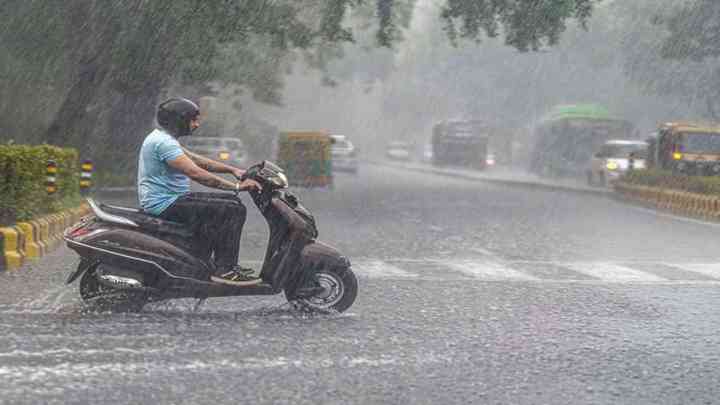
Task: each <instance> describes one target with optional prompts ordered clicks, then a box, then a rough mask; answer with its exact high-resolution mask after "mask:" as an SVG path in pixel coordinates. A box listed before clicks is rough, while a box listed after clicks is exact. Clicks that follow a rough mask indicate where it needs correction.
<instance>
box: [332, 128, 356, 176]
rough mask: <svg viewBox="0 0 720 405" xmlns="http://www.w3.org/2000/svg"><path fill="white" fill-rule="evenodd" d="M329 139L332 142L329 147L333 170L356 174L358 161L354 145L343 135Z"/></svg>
mask: <svg viewBox="0 0 720 405" xmlns="http://www.w3.org/2000/svg"><path fill="white" fill-rule="evenodd" d="M330 137H331V138H332V142H333V143H332V146H330V155H331V157H332V168H333V170H336V171H340V172H350V173H357V170H358V159H357V148H356V147H355V145H353V143H352V142H350V140H349V139H347V137H346V136H345V135H330Z"/></svg>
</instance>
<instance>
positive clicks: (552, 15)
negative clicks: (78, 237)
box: [0, 0, 594, 166]
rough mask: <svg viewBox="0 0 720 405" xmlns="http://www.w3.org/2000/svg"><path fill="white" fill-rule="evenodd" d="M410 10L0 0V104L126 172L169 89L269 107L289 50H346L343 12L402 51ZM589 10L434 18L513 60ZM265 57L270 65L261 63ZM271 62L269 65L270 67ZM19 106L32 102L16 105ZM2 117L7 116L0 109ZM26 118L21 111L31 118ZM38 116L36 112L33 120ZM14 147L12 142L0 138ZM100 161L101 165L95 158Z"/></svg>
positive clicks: (355, 1)
mask: <svg viewBox="0 0 720 405" xmlns="http://www.w3.org/2000/svg"><path fill="white" fill-rule="evenodd" d="M414 3H415V1H414V0H312V1H311V0H307V1H294V0H227V1H204V0H153V1H147V0H118V1H106V0H75V1H68V2H49V1H44V0H5V1H3V2H2V3H1V4H0V18H1V19H2V20H3V21H4V24H3V25H2V26H1V27H0V48H3V50H7V51H8V53H7V55H5V56H4V57H3V61H5V60H7V61H11V62H12V63H9V64H8V65H6V67H5V68H3V69H4V72H3V73H4V76H2V77H0V90H3V94H13V95H16V96H17V97H18V98H22V96H23V91H24V90H26V89H24V88H23V84H22V83H23V82H29V83H32V86H30V87H31V88H35V89H37V86H40V85H41V84H42V86H45V87H48V86H49V87H48V88H52V92H51V94H52V95H54V96H58V95H60V96H59V97H58V99H57V100H58V101H57V102H56V104H55V106H54V108H52V106H46V107H45V108H44V109H43V110H44V111H47V110H53V111H55V115H54V117H53V118H52V120H51V121H50V122H49V125H48V129H47V130H46V131H45V135H44V136H40V137H37V139H35V140H36V141H48V142H51V143H55V144H60V145H67V146H75V147H78V148H79V149H80V151H81V152H82V153H83V154H84V155H91V156H94V157H95V158H96V160H99V161H101V162H112V163H106V165H108V166H109V165H110V164H112V165H113V166H116V165H117V162H118V160H117V159H109V158H110V157H112V156H118V155H121V156H122V155H124V156H125V158H121V159H120V161H124V162H129V165H130V166H132V164H133V162H134V160H135V158H134V153H135V150H136V148H137V145H138V143H139V141H140V140H141V139H142V136H143V135H144V132H145V131H146V129H147V127H148V126H149V125H150V124H151V122H152V118H153V112H154V105H155V104H156V102H157V99H158V98H159V97H160V96H162V95H163V93H164V92H165V91H166V90H167V89H168V88H169V87H170V86H171V85H174V84H178V83H181V84H184V85H198V86H200V85H202V84H203V83H206V82H208V81H210V80H220V81H226V82H233V83H236V84H240V85H241V86H243V87H245V88H248V89H250V90H251V92H252V93H253V94H254V95H256V97H257V98H258V99H259V100H261V101H263V102H271V103H278V102H279V94H280V93H279V90H280V89H281V88H282V74H283V67H284V66H285V65H284V64H283V63H281V61H282V59H283V58H285V57H289V56H291V55H292V54H293V51H294V50H305V51H306V52H307V54H308V55H315V56H319V59H316V61H317V60H319V61H320V63H318V64H317V65H318V66H320V67H322V66H323V65H324V62H323V60H324V59H323V58H327V57H330V58H333V57H338V56H341V55H342V52H338V48H337V44H342V43H348V42H352V41H355V40H356V36H357V32H356V30H354V29H353V28H354V26H353V25H352V24H348V21H349V19H348V12H349V11H350V10H356V9H361V8H367V7H368V6H370V8H369V9H370V10H373V11H372V13H370V15H369V18H370V19H372V20H373V21H375V23H374V26H375V27H376V34H375V44H376V45H377V46H381V47H392V46H393V44H395V43H397V41H400V40H402V35H401V32H402V27H403V21H404V20H405V21H407V20H409V16H410V13H411V12H412V7H413V5H414ZM593 3H594V0H522V1H520V0H447V1H446V4H445V7H444V9H443V11H442V15H441V16H440V17H441V18H442V19H443V20H444V21H445V22H446V23H447V33H448V35H449V36H450V38H451V39H453V40H455V39H457V38H469V39H475V40H480V37H481V35H482V33H485V34H486V35H488V36H490V37H494V36H497V35H499V34H503V35H504V36H505V38H506V43H507V44H508V45H510V46H513V47H515V48H517V49H520V50H529V49H538V48H540V47H542V46H544V45H552V44H555V43H556V42H557V40H558V38H559V35H560V33H561V32H563V31H564V30H565V21H566V20H567V19H570V18H577V19H579V20H580V21H583V22H584V21H585V20H586V19H587V18H588V16H589V15H590V12H591V10H592V4H593ZM267 55H270V57H269V58H268V57H267ZM274 62H277V63H274ZM25 96H26V97H27V96H30V97H31V98H37V97H38V95H33V94H29V95H28V94H25ZM0 107H1V108H2V111H0V113H1V114H3V115H6V116H7V115H8V112H10V110H12V109H16V108H17V106H16V105H14V104H13V103H12V102H5V103H4V104H3V105H0ZM32 109H33V108H30V110H32ZM39 109H40V108H38V110H39ZM0 136H3V137H5V138H7V137H12V138H16V139H22V136H18V135H17V134H12V133H11V134H0ZM105 157H107V158H108V159H105Z"/></svg>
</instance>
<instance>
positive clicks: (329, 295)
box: [285, 267, 358, 312]
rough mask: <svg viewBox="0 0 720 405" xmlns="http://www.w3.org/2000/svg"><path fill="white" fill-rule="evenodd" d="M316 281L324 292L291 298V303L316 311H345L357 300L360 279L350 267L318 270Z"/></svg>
mask: <svg viewBox="0 0 720 405" xmlns="http://www.w3.org/2000/svg"><path fill="white" fill-rule="evenodd" d="M315 281H316V282H317V284H318V285H320V286H321V287H322V292H318V293H317V294H315V295H313V296H310V297H302V298H294V299H290V298H289V294H288V292H287V291H285V297H286V298H288V301H290V303H292V304H295V305H296V306H298V307H300V308H302V309H306V310H310V311H314V312H343V311H345V310H346V309H348V308H350V306H352V304H353V303H354V302H355V298H356V297H357V292H358V281H357V277H355V273H353V271H352V270H351V269H350V268H349V267H332V268H328V269H321V270H317V271H316V273H315Z"/></svg>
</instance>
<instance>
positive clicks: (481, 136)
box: [431, 120, 489, 169]
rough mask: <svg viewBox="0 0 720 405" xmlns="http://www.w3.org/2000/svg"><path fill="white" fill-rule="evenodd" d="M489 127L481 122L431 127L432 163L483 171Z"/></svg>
mask: <svg viewBox="0 0 720 405" xmlns="http://www.w3.org/2000/svg"><path fill="white" fill-rule="evenodd" d="M488 139H489V127H488V126H487V125H486V124H485V123H484V122H482V121H478V120H471V121H443V122H440V123H438V124H436V125H435V126H434V127H433V133H432V139H431V147H432V163H433V165H436V166H445V165H458V166H469V167H473V168H475V169H484V168H485V167H486V164H487V163H486V162H487V154H488Z"/></svg>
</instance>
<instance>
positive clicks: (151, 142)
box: [137, 129, 190, 215]
mask: <svg viewBox="0 0 720 405" xmlns="http://www.w3.org/2000/svg"><path fill="white" fill-rule="evenodd" d="M183 153H184V152H183V150H182V148H181V147H180V143H179V142H178V141H177V139H175V138H174V137H173V136H172V135H170V134H168V133H167V132H165V131H163V130H162V129H156V130H154V131H152V132H151V133H150V134H148V136H147V137H146V138H145V141H144V142H143V144H142V148H141V149H140V162H139V164H138V179H137V186H138V198H139V200H140V206H141V207H142V209H143V210H145V211H146V212H148V213H150V214H153V215H160V214H161V213H162V212H163V211H165V209H167V207H169V206H170V205H172V203H174V202H175V200H177V199H178V197H180V196H182V195H184V194H187V193H189V192H190V178H188V177H187V176H186V175H184V174H182V173H181V172H179V171H177V170H175V169H173V168H172V167H170V165H169V164H168V163H167V162H168V160H173V159H175V158H177V157H179V156H181V155H182V154H183Z"/></svg>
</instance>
